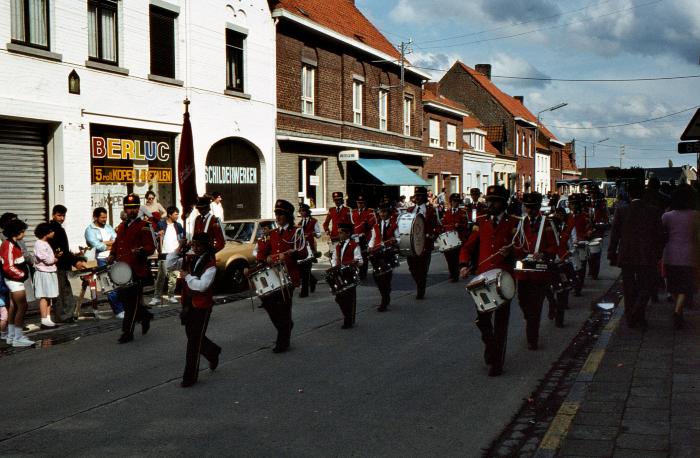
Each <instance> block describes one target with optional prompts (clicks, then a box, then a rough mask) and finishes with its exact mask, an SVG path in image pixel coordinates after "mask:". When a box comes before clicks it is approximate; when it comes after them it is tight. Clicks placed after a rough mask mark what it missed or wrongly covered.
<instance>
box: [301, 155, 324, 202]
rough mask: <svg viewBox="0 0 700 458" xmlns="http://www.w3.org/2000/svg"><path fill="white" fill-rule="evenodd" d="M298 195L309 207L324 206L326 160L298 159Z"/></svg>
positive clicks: (313, 158)
mask: <svg viewBox="0 0 700 458" xmlns="http://www.w3.org/2000/svg"><path fill="white" fill-rule="evenodd" d="M299 195H300V197H301V198H303V199H304V203H305V204H308V205H309V206H310V207H311V208H326V160H325V159H322V158H315V157H304V158H300V159H299Z"/></svg>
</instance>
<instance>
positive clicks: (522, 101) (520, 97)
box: [513, 95, 525, 105]
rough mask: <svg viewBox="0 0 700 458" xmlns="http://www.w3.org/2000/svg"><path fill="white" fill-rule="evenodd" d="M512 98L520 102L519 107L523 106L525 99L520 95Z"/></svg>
mask: <svg viewBox="0 0 700 458" xmlns="http://www.w3.org/2000/svg"><path fill="white" fill-rule="evenodd" d="M513 98H514V99H515V100H517V101H518V102H520V104H521V105H525V97H524V96H522V95H514V96H513Z"/></svg>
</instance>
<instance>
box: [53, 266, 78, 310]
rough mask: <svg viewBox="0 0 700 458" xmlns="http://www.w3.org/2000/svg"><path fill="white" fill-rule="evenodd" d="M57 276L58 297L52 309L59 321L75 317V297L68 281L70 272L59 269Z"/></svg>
mask: <svg viewBox="0 0 700 458" xmlns="http://www.w3.org/2000/svg"><path fill="white" fill-rule="evenodd" d="M56 277H57V278H58V297H57V298H56V300H55V301H54V303H53V307H52V309H53V310H52V311H53V314H54V315H55V316H56V319H57V321H65V320H68V319H70V318H72V317H73V311H74V310H75V297H73V288H72V287H71V285H70V282H69V281H68V272H67V271H65V270H61V269H58V271H57V272H56Z"/></svg>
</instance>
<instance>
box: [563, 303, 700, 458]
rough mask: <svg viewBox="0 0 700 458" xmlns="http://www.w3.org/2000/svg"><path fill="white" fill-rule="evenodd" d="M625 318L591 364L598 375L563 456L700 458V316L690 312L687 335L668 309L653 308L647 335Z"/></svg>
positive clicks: (566, 437) (588, 385)
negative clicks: (631, 326)
mask: <svg viewBox="0 0 700 458" xmlns="http://www.w3.org/2000/svg"><path fill="white" fill-rule="evenodd" d="M623 307H624V305H623ZM621 312H622V310H621V309H618V310H617V311H616V314H615V315H616V319H615V320H614V323H616V325H617V327H616V328H615V329H613V330H612V334H611V337H610V340H609V342H608V345H607V347H606V348H605V349H601V350H600V352H599V353H598V355H599V356H598V358H597V361H595V360H596V354H595V352H594V353H592V354H591V357H590V358H589V361H592V362H593V364H596V365H597V370H596V371H595V373H594V374H593V375H592V376H591V377H590V381H586V380H585V379H584V380H583V383H582V385H583V387H584V390H583V391H582V392H581V396H580V402H574V403H572V407H573V409H574V411H573V412H571V411H570V413H571V414H572V415H573V421H572V422H571V424H570V426H569V427H568V431H567V432H566V433H565V434H563V440H562V441H561V447H560V448H559V451H558V453H557V456H561V457H573V456H587V457H628V456H629V457H632V456H634V457H645V458H646V457H657V456H658V457H662V456H663V457H666V456H672V457H698V456H700V309H698V306H695V308H692V309H687V310H686V311H685V319H686V326H685V329H683V330H680V331H675V330H674V329H673V323H672V316H671V313H672V305H671V304H670V303H667V302H660V303H658V304H651V305H650V306H649V308H648V309H647V319H648V321H649V328H648V330H646V331H642V330H640V329H629V328H628V327H627V326H626V325H625V324H624V320H622V321H620V318H621ZM611 328H612V326H611ZM570 407H571V406H570ZM574 412H575V413H574ZM563 414H564V415H566V412H563Z"/></svg>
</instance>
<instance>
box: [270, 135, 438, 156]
mask: <svg viewBox="0 0 700 458" xmlns="http://www.w3.org/2000/svg"><path fill="white" fill-rule="evenodd" d="M277 141H291V142H299V143H311V144H315V145H326V146H338V147H341V148H357V149H360V150H365V151H378V152H382V153H393V154H404V155H407V156H421V157H433V155H432V154H427V153H423V152H421V151H418V150H412V149H401V148H389V147H385V146H372V145H365V144H362V143H354V142H339V141H335V140H324V139H321V138H308V137H297V136H295V135H277Z"/></svg>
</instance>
